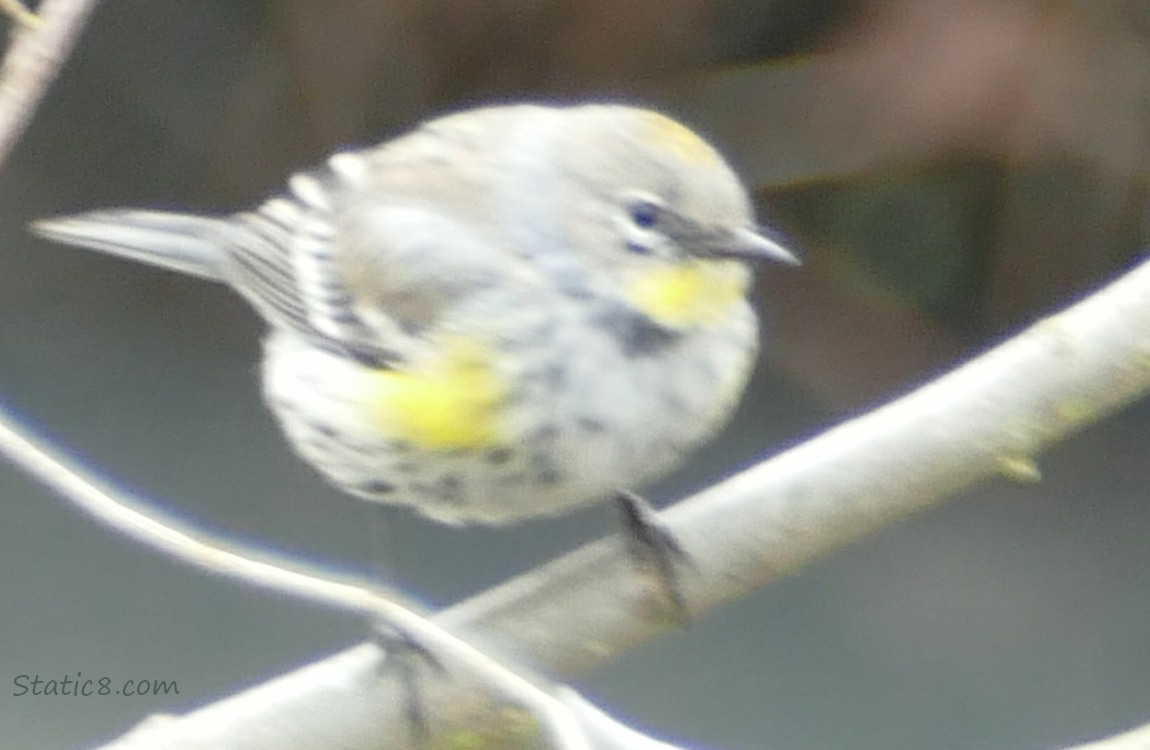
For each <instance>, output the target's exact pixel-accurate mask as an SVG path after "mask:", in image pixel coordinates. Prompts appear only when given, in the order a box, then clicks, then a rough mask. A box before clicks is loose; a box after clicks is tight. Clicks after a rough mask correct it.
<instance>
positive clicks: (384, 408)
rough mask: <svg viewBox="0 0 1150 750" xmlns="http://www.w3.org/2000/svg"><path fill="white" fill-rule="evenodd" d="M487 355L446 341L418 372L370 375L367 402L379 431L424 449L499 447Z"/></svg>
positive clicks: (475, 346)
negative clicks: (369, 404) (368, 401)
mask: <svg viewBox="0 0 1150 750" xmlns="http://www.w3.org/2000/svg"><path fill="white" fill-rule="evenodd" d="M491 356H492V353H491V352H490V350H488V349H487V348H486V347H484V346H482V345H481V344H479V343H478V342H476V341H470V340H466V339H462V338H452V339H447V340H445V341H443V342H441V343H440V349H439V351H438V352H437V356H436V357H434V359H433V361H431V362H430V363H428V365H427V366H425V367H423V368H421V369H419V370H416V371H409V372H400V371H394V370H379V371H376V372H374V373H372V375H371V376H370V378H371V382H370V385H369V386H368V388H369V394H370V395H369V400H370V402H371V409H372V415H373V416H374V417H375V419H376V423H377V424H378V425H379V428H380V430H381V431H382V432H383V433H384V434H385V435H386V436H388V437H390V438H393V439H396V440H400V441H403V442H405V443H408V444H410V445H413V446H415V447H417V448H425V449H429V450H454V449H461V448H490V447H492V446H495V445H499V444H500V443H501V438H502V435H501V434H500V429H499V420H498V419H497V417H498V407H499V403H500V401H501V399H502V397H503V394H504V387H503V384H502V383H501V382H500V380H499V377H498V375H497V373H496V372H495V370H494V369H493V368H492V367H491Z"/></svg>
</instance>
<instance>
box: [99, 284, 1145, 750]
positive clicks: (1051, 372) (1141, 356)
mask: <svg viewBox="0 0 1150 750" xmlns="http://www.w3.org/2000/svg"><path fill="white" fill-rule="evenodd" d="M1148 389H1150V263H1147V264H1143V265H1142V266H1140V267H1138V268H1136V269H1135V270H1134V271H1132V272H1130V273H1129V274H1127V275H1126V276H1125V277H1123V278H1122V279H1120V280H1118V281H1117V282H1115V283H1113V284H1111V285H1110V286H1108V287H1106V288H1105V289H1103V290H1102V291H1100V292H1098V293H1096V294H1095V295H1093V296H1092V297H1090V298H1088V299H1087V300H1085V301H1083V302H1080V303H1078V304H1077V305H1075V306H1073V307H1072V308H1070V309H1068V310H1066V311H1065V312H1063V313H1060V314H1057V315H1055V316H1052V317H1050V318H1048V319H1046V320H1043V321H1041V322H1039V323H1038V324H1036V325H1034V326H1032V327H1031V328H1029V329H1028V330H1026V331H1024V332H1023V333H1022V334H1020V335H1018V336H1017V337H1015V338H1014V339H1012V340H1010V341H1007V342H1006V343H1004V344H1002V345H1000V346H998V347H996V348H995V349H992V350H991V351H989V352H987V353H986V354H984V355H982V356H981V357H978V358H977V359H975V360H973V361H972V362H970V363H968V364H966V365H964V366H962V367H960V368H958V369H957V370H955V371H954V372H952V373H950V374H948V375H946V376H944V377H942V378H940V379H938V380H936V381H934V382H932V383H930V384H928V385H926V386H924V387H923V388H921V389H919V390H917V391H915V392H914V393H911V394H910V395H908V396H906V397H904V398H901V399H899V400H897V401H895V402H893V403H891V404H889V405H887V406H884V407H882V408H880V409H878V410H876V411H874V412H873V413H871V414H868V415H866V416H864V417H860V418H858V419H855V420H852V421H850V422H847V423H845V424H843V425H841V426H839V427H837V428H834V429H832V430H830V431H828V432H827V433H825V434H823V435H821V436H819V437H817V438H815V439H813V440H811V441H809V442H807V443H805V444H803V445H800V446H798V447H796V448H794V449H792V450H790V451H787V452H786V453H783V454H781V455H779V456H776V457H775V458H773V459H771V460H769V461H765V462H764V463H762V464H760V465H758V466H756V467H754V468H752V469H750V470H748V471H746V472H744V473H742V474H740V475H737V476H735V477H733V478H731V479H730V480H728V481H726V482H723V483H721V484H719V485H717V486H715V487H713V488H711V489H709V490H707V491H705V492H703V493H701V494H700V495H698V496H696V497H695V498H692V499H690V500H688V501H685V502H683V503H681V504H679V505H677V506H675V507H673V508H671V509H670V510H668V511H667V512H666V513H665V514H664V518H665V520H666V521H667V523H668V525H669V526H670V527H671V529H672V531H673V532H674V533H675V534H676V535H678V537H679V539H680V540H681V541H682V542H683V544H684V547H685V548H686V550H687V552H688V553H689V554H690V555H691V557H692V559H693V561H694V563H695V568H694V572H693V573H692V574H690V575H688V576H685V577H684V580H683V584H684V592H685V595H686V599H687V601H688V602H690V604H691V606H692V608H693V610H694V611H695V612H702V611H705V610H708V609H710V608H712V607H714V606H716V605H718V604H720V603H722V602H725V601H728V600H731V599H734V598H737V597H738V596H740V595H742V594H743V593H745V592H746V591H748V590H750V589H752V588H754V587H756V586H759V585H762V584H763V583H766V582H768V581H770V580H772V579H773V578H775V577H777V576H779V575H781V574H785V573H790V572H794V571H796V570H798V569H799V568H801V567H802V566H803V565H804V564H806V563H809V562H811V561H813V560H815V559H817V558H819V557H822V556H825V555H827V554H829V553H831V552H833V551H834V550H836V549H838V548H840V547H842V546H843V545H845V544H847V543H849V542H851V541H853V540H855V539H857V538H859V537H861V536H864V535H866V534H868V533H871V532H874V531H876V530H878V529H880V528H882V527H884V526H888V525H890V524H893V523H895V522H897V521H898V520H900V519H901V518H903V517H904V516H906V515H907V514H909V513H911V512H914V511H916V510H919V509H922V508H924V507H926V506H928V505H930V504H932V503H936V502H939V501H941V500H942V499H943V498H944V497H946V496H947V495H950V494H952V493H954V492H956V491H957V490H959V489H961V488H963V487H966V486H968V485H970V484H971V483H973V482H975V481H978V480H980V479H983V478H986V477H988V476H993V475H996V474H1002V475H1005V476H1007V477H1009V478H1014V479H1019V478H1022V479H1027V480H1031V479H1033V478H1034V477H1035V476H1036V468H1035V466H1034V463H1033V457H1034V456H1035V455H1036V454H1037V453H1038V452H1039V451H1040V450H1041V449H1043V448H1044V447H1046V446H1049V445H1050V444H1051V443H1054V442H1056V441H1058V440H1060V439H1062V438H1064V437H1066V436H1067V435H1069V434H1070V433H1071V432H1073V431H1075V430H1077V429H1080V428H1082V427H1083V426H1085V425H1087V424H1089V423H1091V422H1094V421H1097V420H1098V419H1100V418H1101V417H1102V416H1104V415H1105V414H1107V413H1109V412H1111V411H1113V410H1114V409H1117V408H1119V407H1120V406H1122V405H1123V404H1126V403H1129V402H1130V401H1132V400H1133V399H1135V398H1137V397H1138V396H1140V395H1142V394H1143V393H1145V392H1146V391H1147V390H1148ZM657 601H658V597H657V596H655V595H653V594H652V590H651V589H649V588H646V587H644V586H643V585H641V582H640V581H638V580H637V577H636V576H635V574H634V573H633V569H632V567H631V565H630V564H629V562H628V560H627V559H626V557H625V553H624V551H623V545H622V544H620V543H619V542H617V541H616V540H606V541H600V542H597V543H594V544H591V545H588V546H587V547H584V548H582V549H580V550H577V551H576V552H574V553H572V554H570V555H567V556H565V557H563V558H560V559H558V560H556V561H554V562H552V563H550V564H549V565H547V566H544V567H542V568H540V569H538V570H535V571H532V572H531V573H529V574H527V575H525V576H522V577H520V578H517V579H515V580H512V581H510V582H508V583H506V584H503V585H501V586H499V587H497V588H495V589H493V590H491V591H488V592H487V593H485V594H482V595H480V596H478V597H475V598H473V599H471V600H469V601H467V602H464V603H463V604H461V605H458V606H456V607H453V608H452V609H450V610H447V611H446V612H445V613H444V614H443V615H441V616H440V618H442V619H440V618H437V622H440V623H443V624H445V625H447V627H448V629H449V630H450V631H451V632H462V633H465V634H466V637H467V640H468V641H469V642H471V643H476V642H477V641H478V642H479V643H480V644H481V645H482V647H483V648H484V650H485V651H487V650H488V648H489V646H490V645H491V644H494V648H493V649H492V650H491V651H490V653H513V654H515V655H516V658H517V659H520V660H523V659H525V660H527V663H530V664H533V665H537V666H540V667H542V668H546V669H547V670H549V671H550V672H551V673H553V674H557V675H569V674H572V673H574V672H577V671H579V670H582V669H587V668H590V667H593V666H595V665H596V664H599V663H601V662H603V661H605V660H607V659H609V658H611V657H612V656H613V655H615V654H617V653H619V652H620V651H622V650H625V649H626V648H628V647H629V646H631V645H633V644H637V643H639V642H641V641H644V640H646V639H649V638H651V637H653V636H655V635H656V634H658V633H659V632H660V631H662V630H666V629H668V628H670V627H672V623H671V622H670V621H669V620H668V619H667V618H665V617H663V616H662V615H663V614H664V610H663V609H662V608H661V607H659V606H657V605H656V604H655V602H657ZM377 662H378V652H377V651H376V649H375V648H374V647H371V646H361V647H358V648H355V649H351V650H349V651H346V652H344V653H341V654H337V655H335V656H333V657H331V658H329V659H326V660H324V661H322V662H319V663H317V664H314V665H311V666H309V667H306V668H304V669H302V670H298V671H296V672H294V673H291V674H288V675H285V676H283V677H281V678H279V679H276V680H273V681H272V682H269V683H267V684H265V685H263V686H260V687H257V688H255V689H252V690H249V691H247V692H245V693H242V694H240V695H237V696H234V697H232V698H229V699H227V700H225V701H221V702H219V703H217V704H214V705H212V706H209V707H207V708H204V709H201V710H199V711H196V712H193V713H191V714H189V715H187V716H185V717H182V718H180V719H174V720H173V721H174V722H175V723H176V726H177V729H175V730H173V731H172V732H170V733H168V734H167V736H168V737H172V738H174V737H176V736H178V737H179V739H178V740H175V739H172V741H171V742H166V743H156V742H152V743H151V744H149V747H173V748H176V747H178V748H206V747H212V748H221V747H226V748H266V747H270V746H272V745H275V746H283V744H284V743H285V742H288V741H289V740H290V742H292V743H295V744H303V745H307V744H309V743H312V744H315V745H316V746H325V744H331V745H336V746H340V747H346V748H364V749H365V750H366V748H369V747H373V748H374V747H380V745H379V744H378V743H379V742H380V741H381V740H380V738H381V737H389V738H391V742H389V743H386V747H401V746H403V745H404V744H405V743H404V740H403V737H402V733H400V732H397V731H395V725H394V724H392V725H388V720H387V719H385V718H383V714H382V712H381V707H382V706H385V705H387V704H388V695H387V687H386V686H385V683H386V682H387V681H386V680H382V679H381V678H380V675H379V674H378V672H377V670H376V668H375V667H376V664H377ZM441 682H442V683H443V684H441V685H440V687H441V688H442V690H441V691H438V692H439V694H438V696H437V700H436V707H437V712H436V713H434V714H433V715H434V716H435V717H436V719H437V720H444V721H447V720H448V719H449V718H450V719H457V720H466V721H469V722H475V723H477V724H479V725H482V724H483V721H484V717H486V718H487V721H488V724H487V726H490V725H491V720H492V719H491V717H492V716H493V715H496V714H497V713H498V712H493V711H492V708H491V706H490V705H489V704H486V703H484V704H483V709H481V710H479V711H476V710H475V705H476V700H475V695H476V692H475V691H474V690H472V689H470V688H469V687H468V686H466V685H464V684H462V683H460V682H457V681H454V680H452V681H451V682H450V684H448V683H447V681H441ZM391 697H392V698H394V696H393V695H392V696H391ZM224 717H228V718H230V719H231V723H230V724H229V726H230V727H231V728H230V729H229V731H227V732H223V731H221V729H220V727H221V726H222V721H223V719H224ZM393 718H394V717H393ZM236 721H239V722H240V726H243V727H246V728H247V729H246V730H245V731H240V732H236V729H235V727H236V726H237V724H236V723H235V722H236ZM504 741H505V738H504ZM119 746H120V747H125V746H128V745H119Z"/></svg>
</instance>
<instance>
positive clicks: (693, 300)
mask: <svg viewBox="0 0 1150 750" xmlns="http://www.w3.org/2000/svg"><path fill="white" fill-rule="evenodd" d="M746 291H747V273H746V269H744V268H743V267H741V266H740V265H739V264H738V263H734V262H731V261H713V260H712V261H703V260H690V261H686V262H683V263H676V264H674V265H669V266H662V267H659V268H655V269H652V270H649V271H647V272H646V273H645V275H643V276H641V277H640V278H639V279H637V280H636V281H635V283H634V284H633V285H632V286H631V304H633V305H634V306H635V307H636V309H638V310H640V311H641V312H643V313H644V314H645V315H646V316H647V317H649V318H651V320H654V321H655V322H656V323H660V324H661V325H665V326H668V327H670V328H688V327H690V326H705V325H711V324H714V323H717V322H719V321H720V320H721V319H722V318H723V316H724V315H726V314H727V313H728V312H729V311H730V309H731V307H732V306H733V305H735V304H737V303H738V302H739V301H740V300H742V299H743V296H744V295H745V294H746Z"/></svg>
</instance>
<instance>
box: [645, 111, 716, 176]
mask: <svg viewBox="0 0 1150 750" xmlns="http://www.w3.org/2000/svg"><path fill="white" fill-rule="evenodd" d="M643 117H644V120H645V121H646V125H647V127H648V128H649V130H650V132H649V134H648V136H647V137H648V138H649V139H650V140H651V142H653V143H657V144H659V145H661V146H663V147H665V148H666V149H667V150H668V151H671V152H673V153H675V154H676V155H677V156H678V157H679V158H680V159H682V160H683V161H685V162H689V163H692V164H706V163H708V162H715V161H718V160H719V155H718V154H716V153H715V150H714V149H713V148H711V147H710V146H709V145H708V144H707V142H706V141H704V140H703V139H702V138H700V137H699V136H698V135H696V134H695V133H694V131H692V130H691V129H690V128H688V127H687V126H686V125H683V124H682V123H679V122H675V121H674V120H672V119H671V118H670V117H666V116H664V115H661V114H659V113H658V112H646V113H644V115H643Z"/></svg>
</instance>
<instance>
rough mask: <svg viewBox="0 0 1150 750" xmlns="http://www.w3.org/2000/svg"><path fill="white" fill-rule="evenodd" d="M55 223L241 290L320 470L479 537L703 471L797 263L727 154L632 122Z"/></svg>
mask: <svg viewBox="0 0 1150 750" xmlns="http://www.w3.org/2000/svg"><path fill="white" fill-rule="evenodd" d="M31 229H32V231H33V232H34V233H35V234H37V235H39V236H41V237H43V238H47V239H50V240H53V241H57V242H61V243H66V244H71V245H77V246H82V247H86V248H90V249H95V250H98V251H103V252H106V253H110V254H112V255H115V256H121V257H123V258H128V259H131V260H134V261H142V262H144V263H148V264H151V265H154V266H158V267H161V268H165V269H169V270H172V271H176V272H180V273H184V274H190V275H193V276H198V277H201V278H204V279H208V280H210V281H213V282H218V283H222V284H225V285H227V286H229V287H231V288H232V289H233V290H234V291H235V292H237V293H238V294H239V295H240V296H241V297H242V298H243V299H244V300H246V301H247V302H248V303H249V304H250V306H251V307H252V308H254V310H255V311H256V313H258V314H259V316H260V317H261V318H262V319H263V321H264V323H265V324H266V335H265V336H264V339H263V344H262V365H261V378H262V395H263V399H264V401H265V402H266V405H267V407H268V408H269V410H270V412H271V413H272V414H273V415H274V417H275V419H276V421H277V422H278V424H279V426H280V428H281V429H282V432H283V434H284V435H285V436H286V439H287V442H288V443H289V444H290V445H291V446H292V448H293V449H294V451H295V452H296V453H297V454H298V455H299V457H300V458H302V459H303V460H304V461H305V462H306V463H308V464H309V465H311V466H312V467H313V468H314V469H315V470H317V471H318V472H319V474H320V475H322V476H323V477H324V478H325V479H326V480H327V481H328V482H330V483H331V484H332V485H334V486H335V487H337V488H339V489H341V490H343V491H345V492H347V493H350V494H351V495H353V496H356V497H358V498H362V499H364V500H367V501H370V502H373V503H382V504H385V505H393V506H403V507H408V508H411V509H414V510H415V511H417V512H418V513H421V514H423V515H424V516H426V517H429V518H431V519H433V520H436V521H439V522H443V523H447V524H454V525H461V524H489V525H500V524H507V523H512V522H518V521H522V520H525V519H530V518H537V517H543V516H549V515H556V514H560V513H564V512H567V511H569V510H571V509H574V508H577V507H580V506H584V505H588V504H592V503H598V502H603V501H604V500H605V499H607V498H609V497H611V496H613V495H616V494H619V493H620V491H621V490H627V489H630V488H635V487H640V486H642V485H644V484H646V483H648V482H650V481H652V480H654V479H655V478H658V477H660V476H662V475H663V474H665V473H667V472H669V471H670V470H671V469H672V468H674V467H675V466H677V465H678V464H679V463H681V462H682V461H683V460H684V458H685V457H686V456H688V455H689V454H690V452H691V451H692V450H693V449H694V448H696V447H698V446H699V445H701V444H703V443H704V442H706V441H708V440H709V439H710V438H712V437H713V436H714V435H715V433H716V432H717V431H718V430H719V429H720V428H721V427H722V426H723V425H724V424H725V422H726V421H727V419H728V417H729V416H730V414H731V413H732V412H733V410H734V409H735V407H736V405H737V404H738V402H739V399H740V397H741V394H742V392H743V390H744V388H745V386H746V383H747V380H748V378H749V375H750V373H751V371H752V369H753V366H754V362H755V360H756V355H757V350H758V341H759V338H758V321H757V316H756V314H755V312H754V310H753V308H752V306H751V304H750V302H749V301H748V294H749V290H750V288H751V284H752V281H753V267H754V266H755V265H757V264H758V263H759V262H760V261H776V262H781V263H784V264H796V263H797V262H798V261H797V259H796V257H795V255H793V254H792V253H791V252H790V251H789V250H787V249H786V248H785V247H784V246H783V244H782V243H781V242H779V241H778V240H776V239H774V238H773V237H772V236H771V234H770V233H769V232H768V231H766V230H764V229H762V228H761V227H760V226H759V225H758V224H757V223H756V220H755V216H754V209H753V204H752V200H751V194H750V192H749V191H748V190H747V188H746V187H745V186H744V185H743V183H742V182H741V181H740V179H739V178H738V176H737V175H736V173H735V171H734V170H733V168H732V167H731V165H730V164H729V163H728V161H727V160H726V159H725V158H724V157H723V156H721V155H720V153H719V152H718V150H716V149H715V148H714V147H713V146H712V145H711V144H709V143H708V142H707V141H706V140H705V139H704V138H702V137H701V136H699V135H698V134H696V133H695V132H694V131H692V130H691V129H689V128H688V127H687V126H686V125H683V124H682V123H680V122H679V121H677V120H675V119H673V118H671V117H670V116H668V115H665V114H662V113H660V112H657V111H655V110H652V109H647V108H644V107H638V106H631V105H628V104H613V103H589V104H588V103H585V104H573V105H572V104H569V105H551V104H535V103H520V104H505V105H494V106H481V107H478V108H474V109H468V110H464V111H460V112H455V113H451V114H446V115H443V116H440V117H437V118H433V119H429V120H427V121H425V122H423V123H422V124H419V125H418V126H416V127H414V128H413V129H411V130H409V131H407V132H405V133H403V134H401V135H399V136H397V137H395V138H393V139H390V140H387V141H384V142H383V143H381V144H379V145H376V146H374V147H370V148H366V149H363V150H358V151H355V150H346V151H341V152H338V153H336V154H334V155H333V156H331V157H330V158H329V159H328V160H327V161H326V162H325V163H324V164H323V165H321V166H319V167H317V168H314V169H311V170H307V171H302V172H299V173H296V174H295V175H294V176H292V177H290V179H289V180H288V182H287V186H286V189H284V190H283V191H282V192H280V193H278V194H276V195H273V196H272V197H270V198H269V199H267V200H266V201H265V202H263V203H262V204H260V205H258V206H257V207H255V208H254V209H252V210H248V211H241V212H238V213H232V214H225V215H218V216H201V215H191V214H182V213H171V212H163V211H153V210H141V209H109V210H96V211H91V212H87V213H80V214H75V215H66V216H60V217H56V218H48V219H43V220H39V221H36V222H34V223H33V224H32V226H31ZM623 496H624V497H634V496H633V495H630V493H623Z"/></svg>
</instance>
